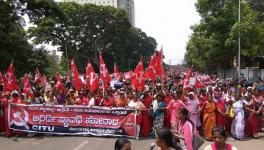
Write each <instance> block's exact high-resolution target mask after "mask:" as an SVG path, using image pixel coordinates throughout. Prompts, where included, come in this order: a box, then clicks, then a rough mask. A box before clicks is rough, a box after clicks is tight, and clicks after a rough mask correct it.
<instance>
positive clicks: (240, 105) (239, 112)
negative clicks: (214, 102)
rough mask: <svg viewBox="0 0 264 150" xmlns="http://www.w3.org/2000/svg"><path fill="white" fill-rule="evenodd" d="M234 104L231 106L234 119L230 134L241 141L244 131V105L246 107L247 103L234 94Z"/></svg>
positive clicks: (239, 95) (238, 94)
mask: <svg viewBox="0 0 264 150" xmlns="http://www.w3.org/2000/svg"><path fill="white" fill-rule="evenodd" d="M235 100H236V101H235V102H234V104H233V108H234V113H235V118H234V120H233V122H232V125H231V134H232V136H233V137H234V138H236V139H238V140H243V138H244V129H245V121H244V118H245V113H244V105H247V104H248V102H247V101H246V100H244V99H242V96H241V94H240V93H237V94H236V97H235Z"/></svg>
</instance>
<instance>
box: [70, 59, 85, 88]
mask: <svg viewBox="0 0 264 150" xmlns="http://www.w3.org/2000/svg"><path fill="white" fill-rule="evenodd" d="M71 73H72V77H73V86H74V87H75V89H76V90H77V91H80V90H81V89H82V88H83V83H82V80H81V79H80V78H79V76H80V74H79V71H78V69H77V66H76V64H75V63H74V61H73V60H72V61H71Z"/></svg>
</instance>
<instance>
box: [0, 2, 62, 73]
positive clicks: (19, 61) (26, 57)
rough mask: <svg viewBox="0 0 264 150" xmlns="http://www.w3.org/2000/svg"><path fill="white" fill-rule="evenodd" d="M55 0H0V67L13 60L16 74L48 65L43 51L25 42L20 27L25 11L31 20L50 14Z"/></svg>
mask: <svg viewBox="0 0 264 150" xmlns="http://www.w3.org/2000/svg"><path fill="white" fill-rule="evenodd" d="M56 6H57V5H56V3H54V2H53V1H52V0H41V1H40V0H5V1H0V45H1V46H0V60H1V64H0V68H1V70H2V71H5V70H6V69H7V67H8V66H9V64H10V63H11V62H12V60H13V62H14V64H15V66H16V68H17V69H16V72H17V75H18V76H22V75H23V74H24V73H26V72H30V71H32V70H34V69H35V67H39V69H40V70H42V71H44V68H45V67H47V66H48V64H47V63H46V61H45V59H46V53H45V52H44V51H42V50H39V49H38V50H36V49H35V48H34V47H33V45H31V44H30V43H29V42H28V38H27V36H26V32H25V30H24V28H23V26H25V20H24V19H23V15H25V14H28V16H29V18H30V21H31V22H37V21H38V20H39V19H41V18H42V17H43V16H49V15H53V12H57V13H58V11H59V9H56Z"/></svg>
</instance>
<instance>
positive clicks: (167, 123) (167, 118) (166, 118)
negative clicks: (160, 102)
mask: <svg viewBox="0 0 264 150" xmlns="http://www.w3.org/2000/svg"><path fill="white" fill-rule="evenodd" d="M171 100H172V97H171V96H170V95H168V96H166V97H165V99H164V102H165V103H166V106H168V105H169V103H170V101H171ZM170 111H171V110H169V109H168V110H167V111H166V112H165V116H164V126H165V127H166V128H171V123H170V121H171V115H170Z"/></svg>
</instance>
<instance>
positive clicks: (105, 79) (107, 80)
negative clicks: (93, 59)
mask: <svg viewBox="0 0 264 150" xmlns="http://www.w3.org/2000/svg"><path fill="white" fill-rule="evenodd" d="M100 78H101V80H102V81H103V84H104V86H105V87H107V85H108V84H109V83H110V81H111V77H110V74H109V72H108V70H107V68H106V65H105V62H104V59H103V57H102V55H101V54H100Z"/></svg>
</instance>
